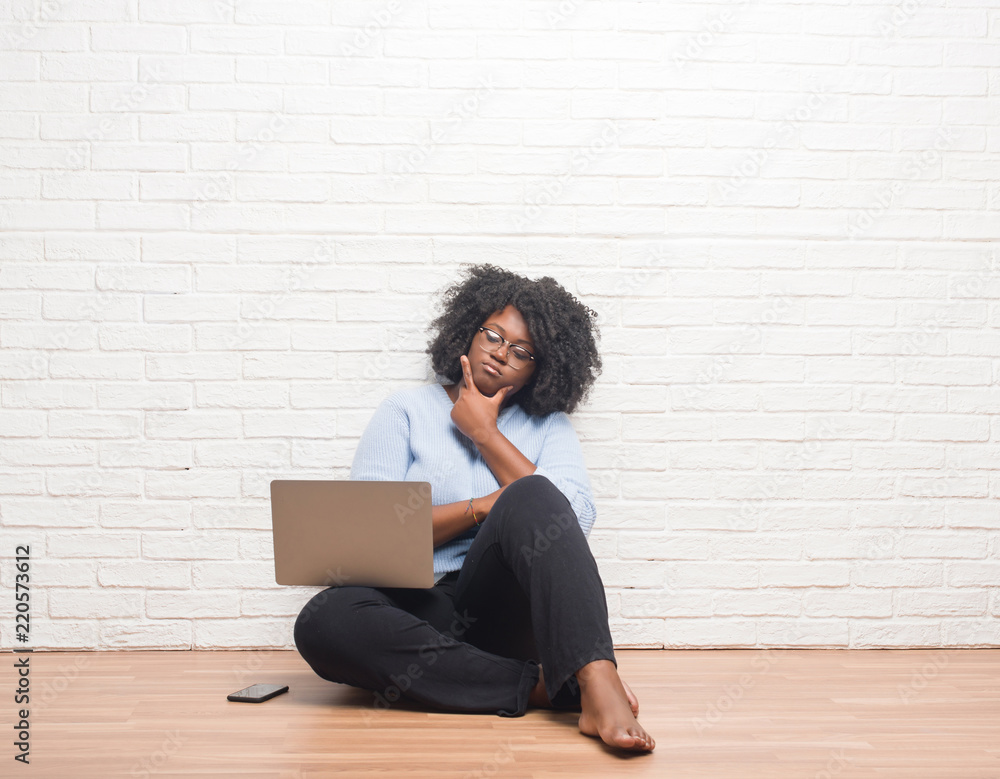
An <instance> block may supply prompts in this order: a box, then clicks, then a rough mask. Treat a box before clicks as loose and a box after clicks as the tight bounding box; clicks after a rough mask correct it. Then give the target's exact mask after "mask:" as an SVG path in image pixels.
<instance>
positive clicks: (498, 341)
mask: <svg viewBox="0 0 1000 779" xmlns="http://www.w3.org/2000/svg"><path fill="white" fill-rule="evenodd" d="M478 332H480V333H482V334H483V338H481V339H480V341H479V348H480V349H482V350H483V351H484V352H495V351H498V350H499V349H500V347H501V346H502V345H503V344H507V355H508V357H509V358H510V360H509V363H508V364H509V365H510V367H511V368H513V369H514V370H519V369H521V368H523V367H524V366H525V365H527V364H528V363H530V362H531V361H532V360H534V359H535V355H533V354H532V353H531V352H529V351H528V350H527V349H525V348H524V347H523V346H518V345H517V344H512V343H511V342H510V341H508V340H507V339H506V338H504V337H503V336H502V335H500V333H496V332H494V331H492V330H490V329H489V328H488V327H480V328H479V330H478Z"/></svg>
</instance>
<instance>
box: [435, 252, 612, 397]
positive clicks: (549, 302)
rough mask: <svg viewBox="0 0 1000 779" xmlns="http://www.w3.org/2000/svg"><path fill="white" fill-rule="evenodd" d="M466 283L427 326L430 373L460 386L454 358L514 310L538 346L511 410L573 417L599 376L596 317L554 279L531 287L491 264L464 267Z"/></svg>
mask: <svg viewBox="0 0 1000 779" xmlns="http://www.w3.org/2000/svg"><path fill="white" fill-rule="evenodd" d="M466 275H467V278H465V279H464V280H463V281H459V282H456V283H455V284H453V285H452V286H450V287H448V288H447V289H446V290H445V291H444V292H443V294H442V300H443V311H442V313H441V315H440V316H438V317H437V318H436V319H434V321H433V322H431V325H430V327H431V333H432V338H431V340H430V343H429V344H428V346H427V349H426V350H425V351H426V352H427V353H428V354H430V356H431V366H432V367H433V369H434V372H435V373H437V374H438V375H439V376H443V377H445V378H447V379H448V380H449V381H451V382H453V383H456V384H457V383H459V382H461V381H462V365H461V362H460V360H459V358H460V357H461V355H463V354H467V353H468V351H469V348H470V347H471V345H472V339H473V337H474V336H475V334H476V331H477V329H478V328H479V326H480V325H481V324H482V323H483V322H485V321H486V319H487V318H488V317H489V316H490V314H492V313H494V312H495V311H501V310H503V309H504V308H506V307H507V305H512V306H514V308H516V309H517V310H518V311H519V312H520V314H521V316H522V317H523V318H524V321H525V323H526V324H527V325H528V331H529V332H530V333H531V338H532V340H533V341H534V343H535V349H534V355H535V360H536V367H535V371H534V373H533V374H532V376H531V379H530V380H529V381H528V383H527V384H525V385H524V387H522V388H521V390H520V391H519V392H517V393H516V394H515V395H513V396H511V401H510V402H511V403H517V404H518V405H520V406H521V408H522V409H524V411H525V412H526V413H528V414H531V415H532V416H545V415H546V414H550V413H552V412H553V411H563V412H565V413H567V414H571V413H572V412H573V411H574V409H576V407H577V406H578V405H579V404H580V403H581V402H582V401H584V400H586V398H587V395H588V394H589V391H590V388H591V386H592V385H593V383H594V381H595V379H596V378H597V377H598V376H599V375H600V372H601V356H600V354H599V352H598V350H597V338H599V331H598V328H597V312H596V311H594V310H593V309H592V308H590V307H589V306H585V305H584V304H583V303H581V302H580V301H578V300H577V299H576V298H574V297H573V296H572V295H571V294H570V293H569V292H567V291H566V290H565V289H564V288H563V287H562V286H560V284H559V282H557V281H556V280H555V279H554V278H552V277H551V276H544V277H542V278H540V279H537V280H531V279H528V278H525V277H524V276H519V275H518V274H516V273H513V272H511V271H508V270H505V269H504V268H499V267H497V266H495V265H489V264H484V265H475V266H471V267H467V268H466Z"/></svg>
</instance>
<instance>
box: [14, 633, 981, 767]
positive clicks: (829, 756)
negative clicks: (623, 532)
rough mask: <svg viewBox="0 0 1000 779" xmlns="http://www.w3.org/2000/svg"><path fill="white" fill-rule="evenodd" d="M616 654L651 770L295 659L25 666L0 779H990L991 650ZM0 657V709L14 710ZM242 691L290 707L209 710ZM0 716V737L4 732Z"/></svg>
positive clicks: (140, 657)
mask: <svg viewBox="0 0 1000 779" xmlns="http://www.w3.org/2000/svg"><path fill="white" fill-rule="evenodd" d="M616 654H617V657H618V662H619V669H620V672H621V675H622V678H623V679H625V681H627V682H628V683H629V685H630V686H631V687H632V689H633V690H634V691H635V693H636V695H637V696H638V698H639V705H640V710H639V721H640V722H641V723H642V724H643V725H644V726H645V727H646V728H647V729H648V730H649V731H650V732H651V733H652V734H653V736H654V737H655V739H656V744H657V746H656V750H655V751H654V752H653V753H651V754H645V755H635V756H624V757H623V756H622V755H621V753H617V752H614V751H612V750H609V749H607V748H605V747H604V746H603V744H602V743H601V742H600V741H598V740H595V739H592V738H589V737H587V736H583V735H581V734H580V733H579V731H578V730H577V726H576V720H577V716H578V715H576V714H574V713H572V712H560V713H555V712H551V711H545V710H538V709H532V710H530V711H529V712H528V714H527V715H525V716H524V717H520V718H504V717H498V716H496V715H490V714H482V715H469V714H442V713H437V712H429V711H422V710H420V709H419V708H417V707H414V706H412V705H408V704H406V703H402V702H397V703H395V704H393V705H392V706H391V707H390V708H388V709H387V710H377V709H374V708H373V707H372V701H373V697H372V695H371V693H366V692H364V691H362V690H357V689H354V688H350V687H346V686H343V685H337V684H331V683H329V682H326V681H323V680H322V679H320V678H319V677H317V676H316V675H314V674H313V672H312V671H311V670H310V669H309V668H308V666H306V665H305V663H304V662H303V661H302V660H301V658H300V657H299V656H298V654H297V653H295V652H284V651H248V652H204V651H201V652H100V653H82V652H35V653H34V654H32V655H31V673H30V683H31V688H32V705H31V721H30V733H31V742H30V743H31V752H30V759H31V764H30V766H17V765H13V766H12V760H11V756H12V753H13V751H14V750H13V748H12V747H11V746H10V741H11V740H10V738H9V735H10V733H11V731H10V729H9V725H6V724H5V725H4V727H5V728H6V733H7V737H5V738H3V743H4V744H5V745H6V746H5V747H4V748H3V751H4V752H5V753H8V754H5V755H4V756H3V760H4V763H5V768H4V769H3V770H2V771H0V774H2V775H3V776H25V777H34V778H38V777H46V778H48V777H52V779H65V778H68V777H83V778H84V779H87V778H89V777H100V778H101V779H104V777H115V776H128V777H157V779H191V777H232V779H246V778H247V777H250V778H251V779H318V778H319V777H325V776H334V775H337V776H382V777H395V776H412V777H435V778H437V777H465V778H469V777H490V776H500V777H590V776H594V777H619V776H622V777H626V776H627V777H670V779H683V777H726V778H727V779H728V778H734V779H753V778H755V777H767V778H768V779H781V778H783V777H796V778H797V779H831V778H832V777H844V778H845V779H846V778H847V777H850V778H852V779H853V778H854V777H905V779H919V778H923V777H926V778H927V779H945V778H946V777H955V778H956V779H959V778H960V779H974V778H978V777H982V778H984V779H985V778H986V777H990V778H991V779H993V778H995V777H1000V650H852V651H849V650H689V651H649V650H618V652H617V653H616ZM22 656H23V655H22ZM7 657H8V659H7V660H5V661H4V662H3V667H4V674H3V679H4V680H5V681H4V682H3V689H4V690H12V689H13V687H14V686H16V682H15V681H14V679H15V676H14V675H13V674H11V666H12V663H11V662H10V658H11V655H8V656H7ZM14 657H17V656H14ZM8 674H11V675H9V676H8ZM6 680H9V683H8V681H6ZM254 682H277V683H282V684H288V685H289V687H290V692H289V693H287V694H285V695H282V696H279V697H278V698H275V699H273V700H270V701H268V702H266V703H262V704H248V703H232V702H229V701H227V700H226V694H227V693H230V692H233V691H235V690H237V689H239V688H241V687H244V686H247V685H249V684H251V683H254ZM11 697H12V696H10V695H7V694H4V695H3V698H4V700H5V703H4V704H3V714H4V715H5V716H4V717H3V718H2V719H0V722H3V723H7V722H9V721H10V720H9V717H10V716H12V715H13V714H15V713H16V712H15V711H14V709H15V708H16V707H15V706H14V704H13V701H12V699H11Z"/></svg>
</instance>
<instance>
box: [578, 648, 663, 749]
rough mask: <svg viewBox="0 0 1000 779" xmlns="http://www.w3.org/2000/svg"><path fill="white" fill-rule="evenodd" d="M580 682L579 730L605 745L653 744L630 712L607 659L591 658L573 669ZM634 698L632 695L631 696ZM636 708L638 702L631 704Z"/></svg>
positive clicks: (636, 746)
mask: <svg viewBox="0 0 1000 779" xmlns="http://www.w3.org/2000/svg"><path fill="white" fill-rule="evenodd" d="M576 678H577V680H578V681H579V682H580V702H581V705H582V708H583V713H582V714H581V715H580V723H579V727H580V732H581V733H584V734H586V735H588V736H596V737H598V738H600V739H602V740H603V741H604V743H605V744H608V745H609V746H613V747H618V748H620V749H634V750H637V751H645V752H651V751H652V750H653V748H654V747H655V746H656V742H655V741H654V740H653V737H652V736H651V735H649V733H647V732H646V730H645V728H643V727H642V725H640V724H639V723H638V722H637V721H636V719H635V714H633V706H632V702H631V701H630V700H629V697H628V693H626V691H625V689H626V688H625V685H624V682H622V680H621V679H620V678H619V676H618V670H617V669H616V668H615V664H614V663H612V662H611V661H610V660H595V661H594V662H592V663H587V665H585V666H584V667H583V668H581V669H580V670H579V671H577V672H576ZM633 697H634V696H633ZM635 708H636V709H637V708H638V702H636V704H635Z"/></svg>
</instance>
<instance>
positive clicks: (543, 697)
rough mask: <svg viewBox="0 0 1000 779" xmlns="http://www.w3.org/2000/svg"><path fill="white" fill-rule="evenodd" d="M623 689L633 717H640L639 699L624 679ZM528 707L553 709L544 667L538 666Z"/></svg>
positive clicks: (622, 681) (622, 680)
mask: <svg viewBox="0 0 1000 779" xmlns="http://www.w3.org/2000/svg"><path fill="white" fill-rule="evenodd" d="M620 681H621V683H622V687H624V688H625V697H626V698H627V699H628V705H629V707H630V708H631V709H632V716H633V717H638V716H639V699H638V698H636V697H635V693H634V692H632V688H631V687H629V686H628V685H627V684H626V683H625V680H624V679H621V680H620ZM528 705H529V706H537V707H540V708H544V709H551V708H552V701H550V700H549V694H548V692H547V691H546V689H545V673H544V671H542V666H541V665H539V666H538V681H537V682H535V686H534V687H532V688H531V693H530V694H529V695H528Z"/></svg>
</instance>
